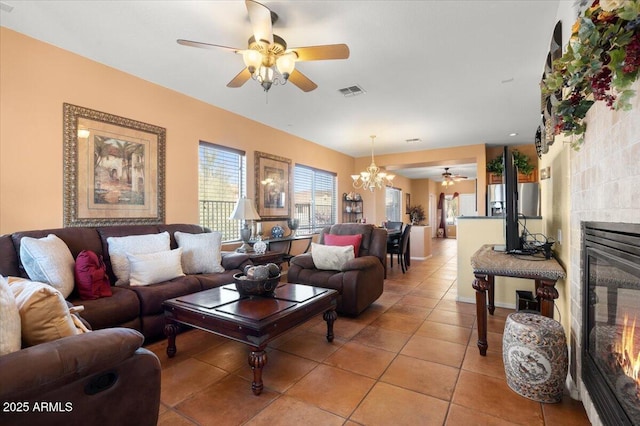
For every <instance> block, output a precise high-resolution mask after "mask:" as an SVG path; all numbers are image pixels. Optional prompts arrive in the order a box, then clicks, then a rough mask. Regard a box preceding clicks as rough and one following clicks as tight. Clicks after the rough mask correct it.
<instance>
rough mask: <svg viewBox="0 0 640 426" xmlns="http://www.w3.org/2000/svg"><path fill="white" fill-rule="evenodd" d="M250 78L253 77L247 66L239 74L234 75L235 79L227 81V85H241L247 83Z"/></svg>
mask: <svg viewBox="0 0 640 426" xmlns="http://www.w3.org/2000/svg"><path fill="white" fill-rule="evenodd" d="M250 78H251V73H250V72H249V70H248V69H247V68H245V69H243V70H242V71H240V72H239V73H238V75H236V76H235V77H233V80H231V81H230V82H229V83H227V87H240V86H242V85H243V84H245V83H246V82H247V80H249V79H250Z"/></svg>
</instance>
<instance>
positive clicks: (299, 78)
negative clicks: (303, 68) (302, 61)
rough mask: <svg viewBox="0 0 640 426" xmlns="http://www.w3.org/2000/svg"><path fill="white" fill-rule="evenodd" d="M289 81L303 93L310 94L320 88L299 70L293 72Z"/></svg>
mask: <svg viewBox="0 0 640 426" xmlns="http://www.w3.org/2000/svg"><path fill="white" fill-rule="evenodd" d="M289 81H290V82H291V83H293V84H295V85H296V86H298V87H299V88H300V90H302V91H303V92H310V91H312V90H315V89H316V88H317V87H318V85H317V84H315V83H314V82H313V81H311V80H309V77H307V76H306V75H304V74H302V73H301V72H300V71H298V70H293V72H292V73H291V75H290V76H289Z"/></svg>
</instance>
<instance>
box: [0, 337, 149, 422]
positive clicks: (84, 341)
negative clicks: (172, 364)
mask: <svg viewBox="0 0 640 426" xmlns="http://www.w3.org/2000/svg"><path fill="white" fill-rule="evenodd" d="M143 340H144V337H143V336H142V334H140V333H139V332H138V331H136V330H131V329H128V328H120V327H116V328H107V329H104V330H97V331H92V332H89V333H84V334H78V335H75V336H69V337H63V338H61V339H57V340H53V341H51V342H47V343H41V344H39V345H35V346H31V347H28V348H24V349H21V350H19V351H17V352H12V353H10V354H7V355H3V356H0V384H1V385H0V402H2V403H3V411H2V412H1V413H0V424H3V425H16V426H17V425H33V426H37V425H63V424H64V425H81V424H96V425H114V426H115V425H125V424H129V425H133V424H135V425H140V426H152V425H155V424H156V423H157V421H158V412H159V411H158V410H159V408H160V374H161V371H160V361H159V360H158V357H156V356H155V354H153V352H151V351H149V350H147V349H144V348H142V347H141V346H142V341H143Z"/></svg>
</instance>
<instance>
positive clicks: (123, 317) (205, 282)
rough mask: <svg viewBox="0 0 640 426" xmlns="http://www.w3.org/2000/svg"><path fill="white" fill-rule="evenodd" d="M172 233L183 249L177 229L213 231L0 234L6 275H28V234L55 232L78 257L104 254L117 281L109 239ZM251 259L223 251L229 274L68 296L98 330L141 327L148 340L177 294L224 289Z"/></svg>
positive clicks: (156, 228) (41, 233) (171, 228)
mask: <svg viewBox="0 0 640 426" xmlns="http://www.w3.org/2000/svg"><path fill="white" fill-rule="evenodd" d="M164 231H168V232H169V235H170V236H171V248H172V249H174V248H176V247H177V244H176V241H175V238H174V233H175V232H176V231H180V232H187V233H192V234H197V233H202V232H207V230H206V229H205V228H203V227H201V226H198V225H188V224H173V225H120V226H105V227H96V228H89V227H87V228H84V227H69V228H59V229H46V230H37V231H26V232H15V233H13V234H11V235H3V236H0V275H4V276H18V277H24V278H27V274H26V272H25V271H24V268H23V267H22V265H21V264H20V256H19V253H20V240H21V239H22V238H23V237H33V238H43V237H46V236H47V235H49V234H55V235H56V236H58V237H59V238H60V239H62V240H63V241H64V242H65V243H66V244H67V246H68V247H69V249H70V250H71V254H72V255H73V257H74V258H76V257H77V256H78V254H79V253H80V252H81V251H82V250H93V251H94V252H96V253H97V254H100V255H102V257H103V258H104V262H105V264H106V266H107V274H108V275H109V277H110V279H111V282H112V284H113V283H115V276H114V274H113V270H112V268H111V262H110V259H109V248H108V244H107V238H108V237H123V236H129V235H144V234H155V233H161V232H164ZM248 263H250V260H249V258H248V256H247V255H246V254H241V253H223V256H222V266H223V267H224V269H225V272H222V273H213V274H197V275H186V276H183V277H178V278H175V279H172V280H170V281H167V282H163V283H158V284H153V285H149V286H142V287H135V286H113V285H112V287H111V290H112V293H113V296H111V297H105V298H100V299H96V300H81V299H80V297H79V296H78V295H77V294H75V292H74V293H72V294H71V296H70V297H69V298H68V299H67V300H68V301H69V302H71V303H72V304H74V305H82V306H84V311H82V313H81V316H82V317H83V318H84V319H85V320H86V321H87V322H88V323H89V324H90V325H91V328H92V329H93V330H97V329H103V328H108V327H127V328H133V329H135V330H139V331H140V332H142V334H143V335H144V337H145V339H146V340H147V341H149V340H153V339H157V338H161V337H163V335H164V311H163V309H162V302H164V301H165V300H167V299H171V298H174V297H180V296H184V295H185V294H190V293H194V292H197V291H200V290H206V289H209V288H213V287H219V286H221V285H224V284H229V283H231V282H233V274H235V273H238V272H240V271H241V270H242V268H243V267H244V265H246V264H248Z"/></svg>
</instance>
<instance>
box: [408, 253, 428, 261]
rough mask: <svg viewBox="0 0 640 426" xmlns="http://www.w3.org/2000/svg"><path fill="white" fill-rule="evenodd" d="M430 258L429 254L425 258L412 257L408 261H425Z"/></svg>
mask: <svg viewBox="0 0 640 426" xmlns="http://www.w3.org/2000/svg"><path fill="white" fill-rule="evenodd" d="M431 257H433V255H431V254H430V255H429V256H427V257H413V256H411V257H410V258H409V259H411V260H427V259H429V258H431Z"/></svg>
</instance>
